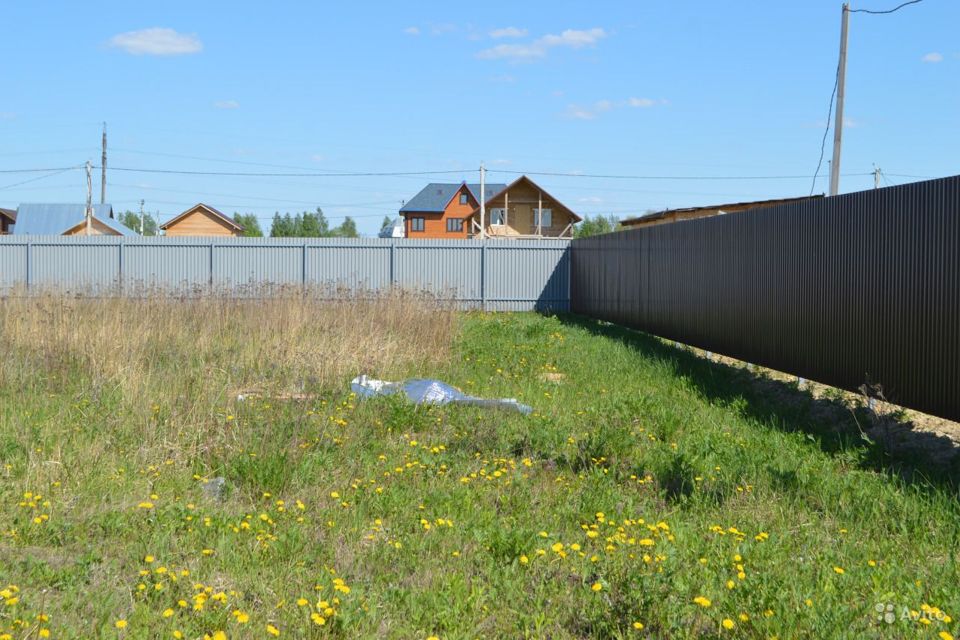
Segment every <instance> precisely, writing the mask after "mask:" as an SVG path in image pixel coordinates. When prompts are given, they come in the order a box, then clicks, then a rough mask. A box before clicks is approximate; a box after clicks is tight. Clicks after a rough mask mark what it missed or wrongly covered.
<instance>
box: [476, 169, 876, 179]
mask: <svg viewBox="0 0 960 640" xmlns="http://www.w3.org/2000/svg"><path fill="white" fill-rule="evenodd" d="M487 173H509V174H522V175H528V176H553V177H561V178H603V179H608V180H806V179H807V178H809V177H810V176H809V175H796V176H786V175H784V176H642V175H613V174H596V173H579V172H572V173H564V172H559V171H513V170H507V169H487ZM844 175H845V176H850V177H853V176H870V175H873V174H872V173H847V174H844Z"/></svg>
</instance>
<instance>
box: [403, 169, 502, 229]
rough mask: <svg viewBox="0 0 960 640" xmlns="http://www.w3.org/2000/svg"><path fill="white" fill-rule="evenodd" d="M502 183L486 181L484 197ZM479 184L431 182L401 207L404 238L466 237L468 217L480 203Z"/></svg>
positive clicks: (492, 192)
mask: <svg viewBox="0 0 960 640" xmlns="http://www.w3.org/2000/svg"><path fill="white" fill-rule="evenodd" d="M506 186H507V185H505V184H488V185H486V188H485V191H486V192H487V197H490V196H492V195H493V194H495V193H497V192H498V191H500V190H501V189H504V188H506ZM479 194H480V185H479V184H467V183H466V182H461V183H459V184H458V183H440V182H432V183H430V184H428V185H427V186H426V187H424V188H423V189H421V190H420V193H418V194H417V195H415V196H414V197H413V198H411V199H410V201H409V202H407V203H406V204H404V205H403V207H401V209H400V215H401V217H402V218H403V221H404V235H405V237H407V238H453V239H456V238H466V237H467V236H468V231H469V228H470V227H469V223H468V219H469V218H470V215H471V214H472V213H473V210H474V209H476V208H477V207H479V206H480V200H479V197H480V195H479Z"/></svg>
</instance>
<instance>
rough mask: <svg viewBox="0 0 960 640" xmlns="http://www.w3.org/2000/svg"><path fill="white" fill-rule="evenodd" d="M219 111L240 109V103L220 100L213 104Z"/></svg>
mask: <svg viewBox="0 0 960 640" xmlns="http://www.w3.org/2000/svg"><path fill="white" fill-rule="evenodd" d="M213 106H215V107H216V108H217V109H239V108H240V103H239V102H237V101H236V100H218V101H216V102H214V103H213Z"/></svg>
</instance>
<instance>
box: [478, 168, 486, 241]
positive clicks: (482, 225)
mask: <svg viewBox="0 0 960 640" xmlns="http://www.w3.org/2000/svg"><path fill="white" fill-rule="evenodd" d="M486 181H487V169H486V167H484V166H483V163H482V162H481V163H480V239H481V240H485V239H486V237H487V194H486Z"/></svg>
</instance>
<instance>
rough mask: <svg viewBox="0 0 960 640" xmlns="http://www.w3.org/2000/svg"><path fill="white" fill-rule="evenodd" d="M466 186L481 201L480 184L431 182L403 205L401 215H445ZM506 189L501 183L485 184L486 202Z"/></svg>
mask: <svg viewBox="0 0 960 640" xmlns="http://www.w3.org/2000/svg"><path fill="white" fill-rule="evenodd" d="M464 185H466V187H467V189H469V190H470V194H471V195H472V196H473V197H474V199H476V200H478V201H479V200H480V198H479V197H478V194H479V193H480V185H479V184H476V183H474V184H468V183H466V182H431V183H430V184H428V185H427V186H425V187H424V188H423V189H421V190H420V193H418V194H417V195H415V196H413V198H411V199H410V201H409V202H407V203H406V204H405V205H403V207H401V208H400V213H410V212H417V213H443V211H444V210H445V209H446V208H447V205H448V204H450V200H452V199H453V196H454V195H456V193H457V192H458V191H459V190H460V188H461V187H463V186H464ZM506 187H507V185H505V184H499V183H491V184H485V185H484V191H485V192H486V197H485V198H484V202H486V201H487V200H489V199H490V198H491V197H493V196H494V195H496V194H497V193H499V192H501V191H503V190H504V189H506Z"/></svg>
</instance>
